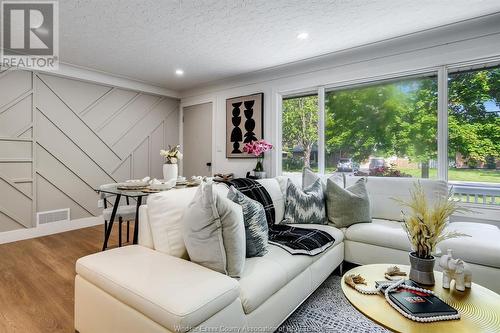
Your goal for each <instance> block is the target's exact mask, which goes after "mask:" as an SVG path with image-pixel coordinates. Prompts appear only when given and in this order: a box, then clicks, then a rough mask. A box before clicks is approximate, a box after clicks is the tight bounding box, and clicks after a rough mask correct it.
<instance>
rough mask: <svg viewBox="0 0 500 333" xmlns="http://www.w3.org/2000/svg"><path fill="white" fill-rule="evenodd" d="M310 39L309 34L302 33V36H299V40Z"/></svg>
mask: <svg viewBox="0 0 500 333" xmlns="http://www.w3.org/2000/svg"><path fill="white" fill-rule="evenodd" d="M308 37H309V34H308V33H307V32H301V33H300V34H298V35H297V39H300V40H304V39H307V38H308Z"/></svg>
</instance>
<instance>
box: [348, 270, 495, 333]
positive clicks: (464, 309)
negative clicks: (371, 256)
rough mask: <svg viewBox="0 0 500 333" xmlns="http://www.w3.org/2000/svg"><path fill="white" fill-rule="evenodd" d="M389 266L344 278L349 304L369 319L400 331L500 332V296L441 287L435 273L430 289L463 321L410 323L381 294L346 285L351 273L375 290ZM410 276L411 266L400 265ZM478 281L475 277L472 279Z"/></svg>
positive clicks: (480, 290)
mask: <svg viewBox="0 0 500 333" xmlns="http://www.w3.org/2000/svg"><path fill="white" fill-rule="evenodd" d="M389 266H394V265H389V264H376V265H364V266H359V267H356V268H353V269H351V270H350V271H348V272H347V273H345V274H344V276H343V277H342V282H341V284H342V291H343V292H344V295H345V296H346V297H347V299H348V300H349V302H351V304H352V305H353V306H354V307H355V308H356V309H358V310H359V311H360V312H361V313H363V314H364V315H365V316H367V317H368V318H370V319H372V320H373V321H375V322H377V323H378V324H380V325H382V326H384V327H386V328H388V329H390V330H393V331H396V332H427V333H432V332H453V333H459V332H500V295H498V294H497V293H495V292H493V291H491V290H489V289H487V288H485V287H482V286H480V285H478V284H475V283H473V284H472V288H471V289H466V290H465V291H464V292H460V291H457V290H455V289H454V283H452V285H451V288H450V289H444V288H442V287H441V281H442V274H441V273H440V272H434V276H435V278H436V284H435V285H434V287H431V288H429V289H431V290H434V292H435V293H436V295H437V296H439V298H441V299H442V300H443V301H445V302H446V303H448V304H449V305H451V306H453V307H454V308H455V309H457V310H458V311H459V312H460V315H461V318H460V320H452V321H442V322H433V323H418V322H415V321H412V320H409V319H407V318H405V317H403V316H402V315H401V314H399V313H398V312H397V311H396V310H395V309H393V308H392V307H391V306H390V305H389V303H387V301H386V300H385V298H384V297H382V296H381V295H363V294H361V293H359V292H357V291H356V290H354V289H353V288H351V287H350V286H348V285H347V284H346V283H345V282H344V277H345V276H347V275H348V274H361V276H363V278H365V280H366V281H367V283H368V285H367V288H374V287H375V281H383V280H385V278H384V273H385V271H386V270H387V267H389ZM397 266H398V267H399V268H401V270H402V271H403V272H406V273H408V272H409V270H410V267H409V266H405V265H397ZM472 278H473V279H474V276H472Z"/></svg>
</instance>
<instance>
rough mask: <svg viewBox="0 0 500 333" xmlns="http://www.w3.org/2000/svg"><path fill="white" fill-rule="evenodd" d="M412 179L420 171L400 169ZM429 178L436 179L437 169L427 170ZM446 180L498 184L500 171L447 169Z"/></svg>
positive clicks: (418, 174)
mask: <svg viewBox="0 0 500 333" xmlns="http://www.w3.org/2000/svg"><path fill="white" fill-rule="evenodd" d="M400 170H401V171H402V172H404V173H408V174H410V175H411V176H412V177H420V174H421V171H420V169H406V168H401V169H400ZM429 177H430V178H437V169H430V170H429ZM448 180H451V181H460V182H481V183H497V184H498V183H500V170H489V169H448Z"/></svg>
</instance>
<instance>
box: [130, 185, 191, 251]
mask: <svg viewBox="0 0 500 333" xmlns="http://www.w3.org/2000/svg"><path fill="white" fill-rule="evenodd" d="M195 193H196V188H184V189H173V190H169V191H165V192H160V193H157V194H153V195H150V196H149V197H148V220H149V225H150V227H151V235H152V237H153V246H154V249H155V250H156V251H159V252H163V253H166V254H169V255H171V256H174V257H178V258H183V259H187V258H188V255H187V251H186V246H185V245H184V239H183V237H182V215H183V214H184V212H185V210H186V208H187V206H188V204H189V203H190V202H191V200H192V199H193V197H194V194H195ZM139 223H140V221H139Z"/></svg>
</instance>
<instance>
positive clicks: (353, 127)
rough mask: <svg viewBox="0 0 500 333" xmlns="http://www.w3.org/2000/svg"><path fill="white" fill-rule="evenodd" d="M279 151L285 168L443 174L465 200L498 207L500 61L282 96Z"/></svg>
mask: <svg viewBox="0 0 500 333" xmlns="http://www.w3.org/2000/svg"><path fill="white" fill-rule="evenodd" d="M446 89H448V91H446ZM446 97H447V99H446ZM446 105H447V107H446ZM438 147H439V149H438ZM281 153H282V156H281V157H282V160H281V162H282V172H283V173H284V174H299V173H300V172H301V170H302V168H303V167H310V168H312V169H313V170H315V171H316V172H319V173H323V174H326V175H328V174H332V173H344V174H351V175H361V176H363V175H366V176H378V177H413V178H440V179H443V180H446V181H448V182H449V184H450V187H452V188H453V191H454V195H455V198H457V199H459V200H462V201H465V202H468V203H473V204H488V205H495V206H498V205H500V67H498V66H496V67H482V68H480V69H478V68H477V67H475V68H468V69H462V68H460V69H453V70H449V69H447V68H445V67H442V68H441V69H439V79H438V73H437V72H434V73H430V74H421V75H418V76H412V77H405V78H399V79H394V80H385V81H378V82H371V83H366V84H363V85H353V86H346V87H341V88H334V89H325V88H322V87H321V88H317V89H316V90H315V91H314V92H311V93H308V94H302V95H300V96H297V95H294V96H287V97H284V98H283V100H282V151H281Z"/></svg>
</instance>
